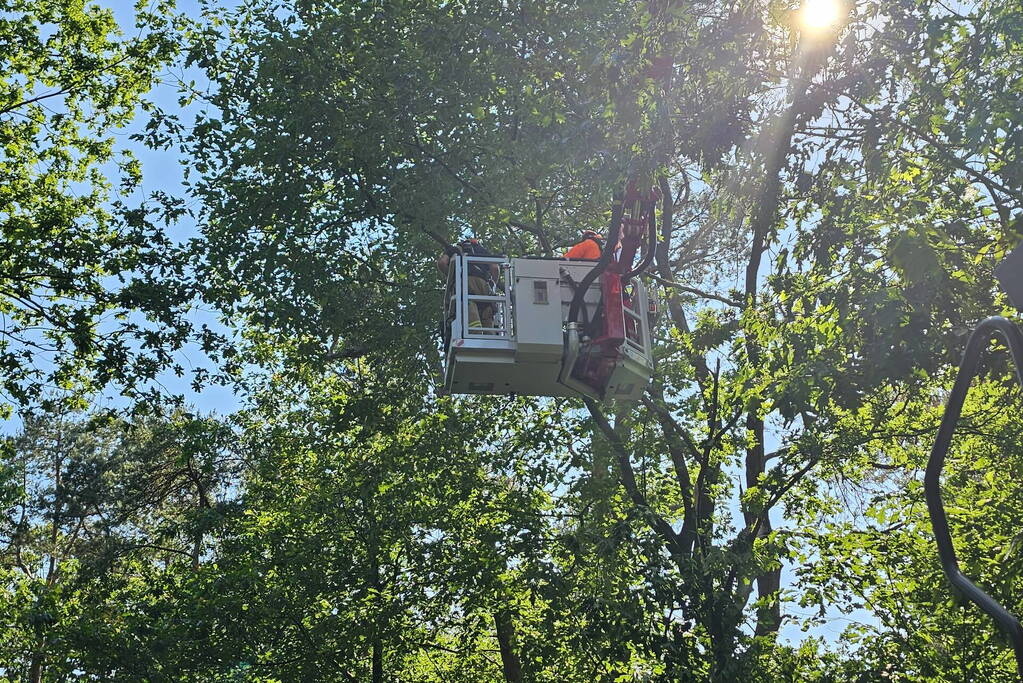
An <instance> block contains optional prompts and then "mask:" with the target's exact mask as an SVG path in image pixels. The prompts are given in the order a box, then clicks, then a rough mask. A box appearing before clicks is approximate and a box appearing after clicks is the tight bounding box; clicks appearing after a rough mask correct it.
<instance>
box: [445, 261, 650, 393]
mask: <svg viewBox="0 0 1023 683" xmlns="http://www.w3.org/2000/svg"><path fill="white" fill-rule="evenodd" d="M595 265H596V263H595V262H594V261H570V260H564V259H543V258H514V259H508V258H506V257H502V256H468V255H458V256H455V257H453V258H452V259H451V261H450V266H449V273H448V286H447V289H446V294H445V297H444V301H445V304H444V321H445V335H444V337H445V338H444V386H443V389H444V391H445V392H446V393H452V394H497V395H509V394H517V395H522V396H581V395H585V396H590V397H591V398H616V399H625V400H638V399H639V398H640V397H641V396H642V394H643V391H644V390H645V389H646V385H647V383H648V382H649V380H650V375H651V373H652V371H653V356H652V354H651V345H650V325H649V315H648V301H647V292H646V289H645V288H644V286H643V283H642V282H640V281H639V280H638V279H636V280H635V281H633V282H632V283H631V284H630V285H629V289H630V297H629V304H628V306H626V307H624V316H625V321H624V326H625V329H626V339H625V342H624V343H623V344H622V346H621V351H622V353H621V357H620V359H619V360H618V362H617V363H616V366H615V369H614V372H613V373H612V375H611V378H610V381H609V382H608V386H607V387H606V390H605V391H604V393H603V396H600V395H598V392H596V391H594V390H592V389H590V388H589V387H586V386H585V385H581V384H579V383H577V382H571V381H569V382H568V383H569V384H572V387H569V386H567V385H566V384H563V383H561V382H560V381H559V376H561V375H562V362H563V359H564V355H565V322H566V320H567V318H568V311H569V307H570V305H571V303H572V298H573V296H574V294H575V290H574V287H573V283H579V282H581V281H582V279H583V277H584V276H585V275H586V273H587V272H589V271H590V270H591V269H592V268H593V267H594V266H595ZM473 266H476V271H477V272H479V269H480V268H482V269H490V268H492V267H493V266H497V268H498V270H499V273H500V276H499V278H498V281H497V282H495V283H492V284H491V283H488V285H487V288H486V289H485V290H484V289H482V288H481V279H479V278H474V279H473V281H472V282H473V285H472V286H470V269H472V267H473ZM600 286H601V285H600V280H599V278H598V279H597V280H596V281H595V282H594V283H593V284H592V285H591V286H590V287H589V289H588V291H587V293H586V297H585V304H586V305H585V306H584V309H585V310H584V313H585V315H584V316H583V319H585V320H591V319H592V318H593V316H594V315H595V313H596V312H597V308H598V305H599V302H600V292H601V289H600ZM470 290H475V291H470ZM480 291H485V292H486V293H476V292H480ZM473 309H475V310H473ZM488 309H489V310H488ZM480 313H482V315H480ZM491 313H492V316H491V315H490V314H491ZM491 317H492V322H491ZM477 319H483V321H484V322H483V324H482V325H481V326H473V325H470V320H471V321H473V322H475V321H476V320H477ZM488 324H489V325H490V326H487V325H488Z"/></svg>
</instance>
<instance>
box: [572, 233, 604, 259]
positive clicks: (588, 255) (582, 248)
mask: <svg viewBox="0 0 1023 683" xmlns="http://www.w3.org/2000/svg"><path fill="white" fill-rule="evenodd" d="M565 258H574V259H584V260H588V261H597V260H599V259H600V245H599V244H598V243H597V241H596V240H595V239H593V238H591V237H587V238H586V239H584V240H583V241H582V242H580V243H579V244H576V245H575V246H573V247H572V248H571V249H569V250H568V251H566V252H565Z"/></svg>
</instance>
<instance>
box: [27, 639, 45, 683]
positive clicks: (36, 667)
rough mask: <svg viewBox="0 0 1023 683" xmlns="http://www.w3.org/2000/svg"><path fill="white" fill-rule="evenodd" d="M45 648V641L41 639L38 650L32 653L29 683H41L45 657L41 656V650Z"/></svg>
mask: <svg viewBox="0 0 1023 683" xmlns="http://www.w3.org/2000/svg"><path fill="white" fill-rule="evenodd" d="M44 647H46V639H45V638H43V641H42V643H40V648H39V649H38V650H36V651H35V652H33V653H32V666H31V668H30V669H29V672H28V680H29V683H42V680H43V671H44V670H45V669H46V667H45V666H44V665H43V663H44V662H45V655H44V654H43V648H44Z"/></svg>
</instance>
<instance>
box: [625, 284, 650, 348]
mask: <svg viewBox="0 0 1023 683" xmlns="http://www.w3.org/2000/svg"><path fill="white" fill-rule="evenodd" d="M648 310H649V306H648V303H647V294H646V289H645V288H636V289H635V290H634V291H633V293H632V296H631V302H630V303H629V304H626V305H623V306H622V313H624V315H625V344H626V346H628V347H629V348H631V349H633V350H635V351H638V352H639V353H642V354H643V355H644V356H649V355H650V349H648V348H647V345H646V343H645V340H646V339H648V336H647V334H646V329H645V328H646V325H647V316H648Z"/></svg>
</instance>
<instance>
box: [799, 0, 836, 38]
mask: <svg viewBox="0 0 1023 683" xmlns="http://www.w3.org/2000/svg"><path fill="white" fill-rule="evenodd" d="M841 15H842V5H841V3H840V2H838V0H806V1H805V2H804V3H803V6H802V7H800V9H799V23H800V25H801V26H802V27H803V28H804V29H807V30H811V31H823V30H825V29H829V28H832V27H833V26H835V25H836V24H837V23H838V21H839V18H840V17H841Z"/></svg>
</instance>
